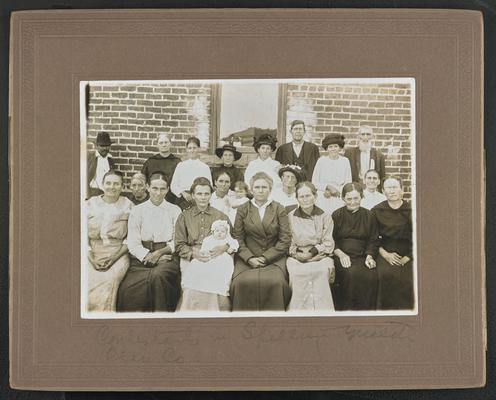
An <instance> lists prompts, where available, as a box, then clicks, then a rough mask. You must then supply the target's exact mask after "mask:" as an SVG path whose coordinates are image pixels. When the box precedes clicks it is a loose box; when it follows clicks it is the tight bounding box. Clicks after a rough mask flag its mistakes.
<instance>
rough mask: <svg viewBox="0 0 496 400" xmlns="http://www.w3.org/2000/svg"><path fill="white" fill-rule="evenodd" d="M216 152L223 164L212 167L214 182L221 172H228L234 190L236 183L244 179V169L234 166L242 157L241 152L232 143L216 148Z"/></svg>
mask: <svg viewBox="0 0 496 400" xmlns="http://www.w3.org/2000/svg"><path fill="white" fill-rule="evenodd" d="M215 154H216V155H217V157H219V158H220V159H221V161H222V164H220V165H214V166H212V167H210V170H211V171H212V177H213V180H214V182H215V180H216V179H217V177H218V176H219V175H220V174H222V173H226V174H228V175H229V177H230V178H231V187H230V189H231V190H234V185H235V183H236V182H238V181H243V180H244V174H243V170H242V169H241V168H238V167H236V166H234V162H235V161H238V160H239V159H240V158H241V155H242V154H241V152H239V151H238V150H236V147H235V146H233V145H232V144H225V145H224V146H222V147H218V148H217V149H215Z"/></svg>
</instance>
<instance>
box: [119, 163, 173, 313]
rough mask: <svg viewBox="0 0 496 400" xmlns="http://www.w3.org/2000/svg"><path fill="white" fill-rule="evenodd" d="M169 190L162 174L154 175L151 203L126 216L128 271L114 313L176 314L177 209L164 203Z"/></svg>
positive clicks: (139, 206)
mask: <svg viewBox="0 0 496 400" xmlns="http://www.w3.org/2000/svg"><path fill="white" fill-rule="evenodd" d="M168 189H169V185H168V182H167V177H166V175H165V174H164V173H163V172H162V171H158V172H153V173H152V174H151V176H150V180H149V183H148V185H147V190H148V192H149V193H150V199H149V200H147V201H145V202H144V203H142V204H140V205H138V206H135V207H134V208H133V209H132V211H131V214H130V216H129V224H128V231H129V233H128V239H127V242H128V247H129V252H130V254H131V257H130V258H131V263H130V266H129V270H128V271H127V274H126V276H125V278H124V280H123V281H122V283H121V285H120V287H119V294H118V299H117V311H175V309H176V305H177V301H178V299H179V294H180V276H181V275H180V271H179V260H178V258H177V256H175V255H174V251H175V249H174V228H175V224H176V220H177V218H178V216H179V214H180V213H181V210H180V208H179V207H177V206H175V205H173V204H171V203H169V202H167V201H165V195H166V194H167V191H168Z"/></svg>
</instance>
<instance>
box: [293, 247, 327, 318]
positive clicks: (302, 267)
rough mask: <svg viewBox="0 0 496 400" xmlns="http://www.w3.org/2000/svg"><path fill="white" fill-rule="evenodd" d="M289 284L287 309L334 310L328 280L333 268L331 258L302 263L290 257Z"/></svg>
mask: <svg viewBox="0 0 496 400" xmlns="http://www.w3.org/2000/svg"><path fill="white" fill-rule="evenodd" d="M286 265H287V268H288V273H289V286H290V287H291V290H292V292H293V294H292V296H291V301H290V302H289V307H288V311H295V310H334V302H333V300H332V294H331V288H330V285H329V280H330V278H331V274H332V272H333V270H334V262H333V260H332V258H330V257H326V258H323V259H322V260H320V261H316V262H306V263H302V262H300V261H298V260H296V259H294V258H292V257H289V258H288V260H287V264H286Z"/></svg>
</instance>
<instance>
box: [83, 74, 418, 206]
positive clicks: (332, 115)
mask: <svg viewBox="0 0 496 400" xmlns="http://www.w3.org/2000/svg"><path fill="white" fill-rule="evenodd" d="M286 93H287V102H286V127H287V131H288V139H289V126H290V123H291V121H292V120H294V119H302V120H304V121H305V123H306V126H307V136H308V139H310V140H311V141H313V142H314V143H316V144H318V145H320V143H321V141H322V138H323V137H324V136H325V135H327V134H329V133H332V132H339V133H342V134H344V136H345V138H346V144H347V146H355V145H356V132H357V129H358V127H359V126H360V125H370V126H372V128H373V130H374V133H375V134H376V142H375V146H376V147H378V148H379V149H381V150H382V152H383V153H384V154H385V155H386V170H387V173H388V174H389V173H395V174H399V175H400V176H402V178H403V179H404V183H405V191H406V198H410V197H411V166H412V160H411V144H410V133H411V117H412V116H411V112H410V104H411V91H410V86H409V85H408V84H373V85H372V84H353V85H351V84H313V83H312V84H305V83H298V84H293V83H291V84H288V85H287V91H286ZM88 94H89V95H88V104H87V132H88V139H89V140H88V149H92V148H93V140H94V139H95V138H96V135H97V133H98V132H99V131H103V130H104V131H108V132H109V133H110V135H111V137H112V139H113V140H114V142H115V143H114V144H113V145H112V148H111V152H112V155H113V156H114V159H115V161H116V163H117V166H118V168H119V169H120V170H121V171H122V172H124V173H125V176H126V178H127V182H126V183H128V182H129V178H130V177H131V176H132V174H134V173H135V172H138V171H139V170H140V169H141V166H142V164H143V162H144V161H145V160H146V159H147V158H148V157H150V156H151V155H152V154H154V153H156V148H155V147H154V143H153V140H154V139H155V138H156V136H157V134H158V133H160V132H167V133H169V134H170V135H171V139H172V152H173V153H174V154H176V155H179V156H182V155H183V154H184V147H185V142H186V138H187V137H188V136H198V137H199V139H200V141H201V143H202V148H204V151H203V153H202V156H201V157H202V159H203V160H204V161H205V162H207V163H209V164H212V163H214V162H216V161H218V160H217V158H216V157H215V156H214V155H212V152H211V151H209V150H208V149H209V147H211V145H212V144H215V140H214V141H213V142H212V140H213V137H212V135H213V134H212V135H211V134H210V131H211V130H212V125H213V124H212V121H211V119H212V115H213V112H215V110H213V109H212V108H213V104H212V102H213V101H212V98H213V86H212V85H210V84H153V85H152V84H132V85H130V84H120V85H99V84H91V85H90V86H89V92H88ZM254 157H255V155H251V154H245V155H244V156H243V158H242V160H241V164H246V163H247V162H248V161H249V160H251V159H253V158H254Z"/></svg>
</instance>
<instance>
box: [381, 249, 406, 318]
mask: <svg viewBox="0 0 496 400" xmlns="http://www.w3.org/2000/svg"><path fill="white" fill-rule="evenodd" d="M377 273H378V277H379V293H378V298H377V308H378V309H380V310H411V309H413V306H414V294H413V262H412V261H409V262H408V263H406V264H405V265H403V266H397V265H391V264H389V263H388V262H387V261H386V260H385V259H384V258H382V256H381V255H379V256H378V257H377Z"/></svg>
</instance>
